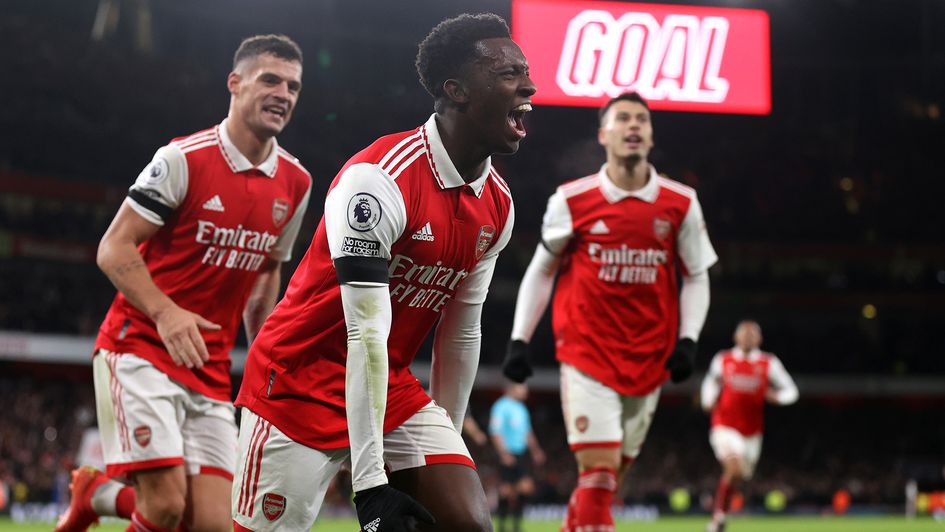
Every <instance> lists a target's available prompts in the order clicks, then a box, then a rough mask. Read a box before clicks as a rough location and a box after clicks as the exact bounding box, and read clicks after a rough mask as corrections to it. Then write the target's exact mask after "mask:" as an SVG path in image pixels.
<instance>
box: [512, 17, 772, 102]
mask: <svg viewBox="0 0 945 532" xmlns="http://www.w3.org/2000/svg"><path fill="white" fill-rule="evenodd" d="M512 38H513V39H515V41H516V42H517V43H518V44H519V45H520V46H521V47H522V49H523V50H524V52H525V56H526V57H528V63H529V67H530V69H531V76H532V80H534V82H535V84H536V85H537V86H538V92H537V93H536V94H535V96H533V97H532V102H533V103H536V104H547V105H571V106H585V107H598V106H600V105H602V104H603V103H604V102H606V101H607V100H608V99H610V98H612V97H614V96H617V95H619V94H621V93H624V92H627V91H636V92H639V93H640V95H641V96H643V97H644V98H646V99H647V100H648V102H649V103H650V106H651V107H652V108H653V109H665V110H672V111H696V112H709V113H738V114H755V115H765V114H768V113H770V112H771V64H770V41H769V22H768V14H767V13H765V12H764V11H761V10H757V9H730V8H716V7H696V6H682V5H661V4H629V3H622V2H585V1H577V0H572V1H568V0H512Z"/></svg>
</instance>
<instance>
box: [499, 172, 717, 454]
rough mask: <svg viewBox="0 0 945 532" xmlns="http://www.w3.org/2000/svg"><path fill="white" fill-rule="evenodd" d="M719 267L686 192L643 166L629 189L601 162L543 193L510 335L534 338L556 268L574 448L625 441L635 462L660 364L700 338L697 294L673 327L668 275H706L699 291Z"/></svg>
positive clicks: (673, 281) (558, 331) (674, 300)
mask: <svg viewBox="0 0 945 532" xmlns="http://www.w3.org/2000/svg"><path fill="white" fill-rule="evenodd" d="M542 248H544V249H542ZM716 260H717V256H716V254H715V250H714V249H713V248H712V244H711V242H710V241H709V237H708V233H707V231H706V228H705V222H704V220H703V218H702V208H701V207H700V205H699V201H698V199H697V198H696V193H695V191H694V190H693V189H692V188H690V187H687V186H685V185H682V184H680V183H677V182H676V181H672V180H670V179H666V178H664V177H661V176H660V175H658V174H657V173H656V170H655V169H654V168H653V167H652V166H651V167H650V175H649V179H648V181H647V184H646V185H645V186H644V187H643V188H641V189H638V190H635V191H626V190H623V189H621V188H619V187H617V186H616V185H615V184H614V183H613V182H612V181H611V180H610V179H609V178H608V177H607V174H606V165H605V166H604V167H602V168H601V170H600V171H599V172H598V173H596V174H594V175H590V176H587V177H584V178H582V179H578V180H575V181H571V182H569V183H565V184H564V185H561V186H560V187H558V189H557V191H556V192H555V193H554V194H553V195H552V196H551V198H550V199H549V200H548V208H547V211H546V212H545V217H544V220H543V224H542V245H541V246H540V247H539V249H538V250H536V254H535V258H534V259H533V261H532V263H531V265H529V270H528V271H527V272H526V274H525V278H524V279H523V280H522V288H521V292H520V294H519V298H518V303H517V305H516V312H515V325H514V327H513V331H512V338H513V339H521V340H524V341H528V340H530V339H531V336H532V334H533V333H534V330H535V327H536V326H537V323H538V320H539V319H540V317H541V314H542V313H543V312H544V309H545V307H546V306H547V304H548V298H549V297H550V291H551V286H550V283H551V282H553V278H554V277H553V276H554V272H555V271H556V270H557V271H559V276H558V280H557V288H556V289H555V292H554V301H553V310H552V326H553V329H554V334H555V348H556V353H557V359H558V360H559V361H560V362H561V363H562V372H561V378H562V390H563V393H562V406H563V410H564V414H565V423H566V426H567V429H568V441H569V443H570V444H571V446H572V448H573V449H577V448H581V447H584V446H615V447H616V446H620V445H621V443H623V447H624V449H623V454H624V455H625V456H627V457H631V458H632V457H635V456H636V453H637V452H639V446H640V445H641V444H642V442H643V439H644V436H645V434H646V431H647V430H648V428H649V424H650V421H651V419H652V413H653V410H654V409H655V407H656V402H657V398H658V394H659V388H660V386H661V385H662V384H663V382H664V381H665V380H666V379H667V378H668V376H669V372H668V371H667V370H666V369H665V368H664V364H665V363H666V360H667V359H668V358H669V355H670V354H671V352H672V350H673V348H674V346H675V344H676V340H677V338H679V337H681V336H685V337H689V338H698V334H699V331H700V330H701V327H702V322H703V320H704V316H705V310H706V309H707V308H708V301H707V298H704V299H706V300H705V301H702V302H701V303H700V304H699V305H700V306H701V307H702V310H701V312H690V313H689V314H690V316H692V319H690V320H689V321H688V322H687V321H686V319H685V318H686V313H685V312H684V313H683V316H682V317H683V323H682V327H680V287H679V286H678V283H677V271H678V270H677V268H680V269H681V270H682V273H683V275H684V276H692V277H696V276H702V277H704V278H705V282H706V288H705V291H706V293H707V291H708V288H707V282H708V279H707V276H706V273H705V272H706V271H707V270H708V268H709V267H710V266H712V265H713V264H714V263H715V262H716ZM684 304H685V301H684ZM631 414H632V415H631Z"/></svg>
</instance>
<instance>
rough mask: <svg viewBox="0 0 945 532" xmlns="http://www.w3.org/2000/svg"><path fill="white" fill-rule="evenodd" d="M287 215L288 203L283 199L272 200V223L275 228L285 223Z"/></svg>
mask: <svg viewBox="0 0 945 532" xmlns="http://www.w3.org/2000/svg"><path fill="white" fill-rule="evenodd" d="M288 215H289V202H288V201H286V200H284V199H281V198H280V199H275V200H272V223H274V224H276V227H279V226H281V225H282V224H283V223H285V219H286V217H288Z"/></svg>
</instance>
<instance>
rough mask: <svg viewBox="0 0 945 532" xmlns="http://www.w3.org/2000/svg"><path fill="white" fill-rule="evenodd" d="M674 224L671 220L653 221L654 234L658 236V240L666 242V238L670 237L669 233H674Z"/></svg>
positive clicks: (656, 219) (655, 219)
mask: <svg viewBox="0 0 945 532" xmlns="http://www.w3.org/2000/svg"><path fill="white" fill-rule="evenodd" d="M672 229H673V224H671V223H670V222H669V220H663V219H661V218H654V219H653V234H654V235H656V239H657V240H666V237H668V236H669V232H670V231H672Z"/></svg>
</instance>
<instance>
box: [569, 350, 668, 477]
mask: <svg viewBox="0 0 945 532" xmlns="http://www.w3.org/2000/svg"><path fill="white" fill-rule="evenodd" d="M659 398H660V389H659V388H657V389H656V390H653V391H652V392H650V393H649V394H648V395H644V396H640V397H637V396H633V395H620V394H619V393H617V392H616V391H614V390H613V389H612V388H610V387H608V386H605V385H604V384H601V383H600V382H599V381H597V380H596V379H594V378H593V377H591V376H590V375H587V374H586V373H583V372H581V371H579V370H578V369H577V368H575V367H574V366H572V365H570V364H562V365H561V409H562V411H563V412H564V425H565V428H566V429H567V431H568V444H569V445H570V446H571V450H572V451H578V450H580V449H585V448H590V447H619V448H620V452H621V454H622V455H623V457H624V460H626V461H630V460H634V459H636V457H637V456H638V455H639V454H640V448H641V447H642V446H643V441H644V440H645V439H646V433H647V431H649V430H650V424H651V423H652V422H653V413H654V412H656V404H657V403H658V402H659Z"/></svg>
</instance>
